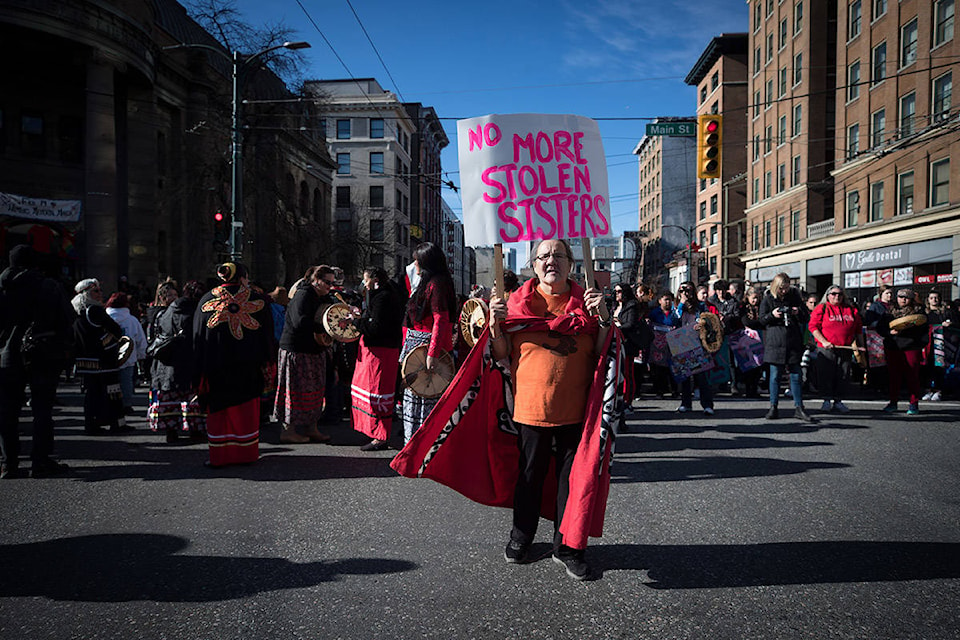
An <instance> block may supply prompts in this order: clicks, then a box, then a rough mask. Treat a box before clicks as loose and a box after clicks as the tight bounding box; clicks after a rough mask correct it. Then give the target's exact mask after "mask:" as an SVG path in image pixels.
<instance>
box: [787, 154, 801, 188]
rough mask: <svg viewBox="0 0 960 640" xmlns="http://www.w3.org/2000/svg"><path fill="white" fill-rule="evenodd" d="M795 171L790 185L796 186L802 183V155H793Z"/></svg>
mask: <svg viewBox="0 0 960 640" xmlns="http://www.w3.org/2000/svg"><path fill="white" fill-rule="evenodd" d="M792 168H793V171H791V175H790V186H791V187H795V186H797V185H798V184H800V178H801V177H802V176H801V175H800V156H793V167H792Z"/></svg>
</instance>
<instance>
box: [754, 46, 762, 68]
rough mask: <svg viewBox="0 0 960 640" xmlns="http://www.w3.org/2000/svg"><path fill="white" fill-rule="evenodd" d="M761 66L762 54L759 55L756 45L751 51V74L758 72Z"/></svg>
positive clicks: (758, 48)
mask: <svg viewBox="0 0 960 640" xmlns="http://www.w3.org/2000/svg"><path fill="white" fill-rule="evenodd" d="M762 67H763V56H761V55H760V47H757V48H756V50H755V51H754V52H753V75H757V74H758V73H760V69H761V68H762Z"/></svg>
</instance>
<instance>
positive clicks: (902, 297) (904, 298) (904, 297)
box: [897, 295, 910, 300]
mask: <svg viewBox="0 0 960 640" xmlns="http://www.w3.org/2000/svg"><path fill="white" fill-rule="evenodd" d="M897 299H898V300H909V299H910V296H899V295H898V296H897Z"/></svg>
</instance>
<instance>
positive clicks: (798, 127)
mask: <svg viewBox="0 0 960 640" xmlns="http://www.w3.org/2000/svg"><path fill="white" fill-rule="evenodd" d="M801 131H803V105H802V104H798V105H796V106H795V107H794V108H793V131H791V133H792V134H793V135H795V136H798V135H800V132H801Z"/></svg>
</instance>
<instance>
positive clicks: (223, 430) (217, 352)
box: [193, 262, 274, 467]
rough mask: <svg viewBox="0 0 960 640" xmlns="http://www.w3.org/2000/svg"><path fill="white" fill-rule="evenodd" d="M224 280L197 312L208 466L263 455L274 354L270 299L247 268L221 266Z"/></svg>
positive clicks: (198, 381)
mask: <svg viewBox="0 0 960 640" xmlns="http://www.w3.org/2000/svg"><path fill="white" fill-rule="evenodd" d="M217 277H218V278H220V280H221V281H222V282H223V284H221V285H219V286H217V287H214V289H213V290H212V291H210V292H208V293H207V294H205V295H204V296H203V297H202V298H200V301H199V302H198V303H197V304H198V307H199V308H198V309H197V312H196V313H195V314H194V316H193V345H194V350H195V351H194V371H193V376H194V384H195V385H196V387H197V389H198V392H199V399H200V405H201V406H202V407H204V408H205V409H206V410H207V412H208V415H207V440H208V442H209V443H210V459H209V460H208V461H207V463H206V464H207V466H210V467H221V466H224V465H228V464H249V463H252V462H256V460H257V458H259V457H260V449H259V443H260V394H261V393H262V392H263V365H264V364H265V363H266V362H267V361H268V360H270V359H271V358H273V357H274V353H273V342H272V340H273V317H272V314H271V313H270V304H269V299H268V298H267V297H266V296H264V295H262V294H259V293H257V292H255V291H254V290H253V289H252V288H251V287H250V284H249V282H248V280H247V270H246V268H245V267H244V266H243V265H241V264H237V263H233V262H227V263H225V264H222V265H220V266H219V267H218V268H217Z"/></svg>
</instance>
